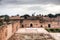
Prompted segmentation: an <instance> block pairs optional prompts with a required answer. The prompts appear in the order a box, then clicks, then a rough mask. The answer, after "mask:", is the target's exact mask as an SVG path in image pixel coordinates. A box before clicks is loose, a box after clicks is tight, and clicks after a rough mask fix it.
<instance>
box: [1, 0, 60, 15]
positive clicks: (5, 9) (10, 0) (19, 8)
mask: <svg viewBox="0 0 60 40" xmlns="http://www.w3.org/2000/svg"><path fill="white" fill-rule="evenodd" d="M34 12H35V14H36V15H37V14H43V15H46V14H49V13H52V14H56V13H60V0H0V15H5V14H7V15H16V14H19V15H24V14H29V15H31V14H33V13H34Z"/></svg>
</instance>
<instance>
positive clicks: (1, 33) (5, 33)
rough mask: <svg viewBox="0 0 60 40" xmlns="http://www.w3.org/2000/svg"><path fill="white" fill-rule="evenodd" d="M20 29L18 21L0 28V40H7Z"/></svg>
mask: <svg viewBox="0 0 60 40" xmlns="http://www.w3.org/2000/svg"><path fill="white" fill-rule="evenodd" d="M19 27H20V21H15V22H13V23H11V24H6V25H4V26H1V27H0V40H8V39H9V38H10V37H11V36H12V35H13V34H14V33H15V32H16V31H17V30H18V29H19Z"/></svg>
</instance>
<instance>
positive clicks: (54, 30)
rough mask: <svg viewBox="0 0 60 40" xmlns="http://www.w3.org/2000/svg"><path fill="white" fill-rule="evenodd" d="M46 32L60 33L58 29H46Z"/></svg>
mask: <svg viewBox="0 0 60 40" xmlns="http://www.w3.org/2000/svg"><path fill="white" fill-rule="evenodd" d="M46 30H47V31H48V32H60V29H59V28H56V29H55V28H47V29H46Z"/></svg>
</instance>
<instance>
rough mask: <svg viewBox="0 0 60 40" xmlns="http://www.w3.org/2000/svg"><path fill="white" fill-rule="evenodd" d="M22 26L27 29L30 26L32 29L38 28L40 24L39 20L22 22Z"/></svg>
mask: <svg viewBox="0 0 60 40" xmlns="http://www.w3.org/2000/svg"><path fill="white" fill-rule="evenodd" d="M22 25H23V26H24V27H28V28H29V27H31V25H32V27H40V22H39V20H24V21H23V23H22Z"/></svg>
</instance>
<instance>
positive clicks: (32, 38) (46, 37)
mask: <svg viewBox="0 0 60 40" xmlns="http://www.w3.org/2000/svg"><path fill="white" fill-rule="evenodd" d="M8 40H55V39H54V38H53V37H51V35H50V34H49V33H48V32H47V31H46V30H45V29H44V28H20V29H19V30H18V31H17V32H16V33H15V34H14V35H13V36H12V37H11V38H9V39H8Z"/></svg>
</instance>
